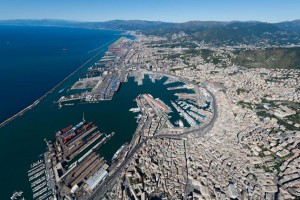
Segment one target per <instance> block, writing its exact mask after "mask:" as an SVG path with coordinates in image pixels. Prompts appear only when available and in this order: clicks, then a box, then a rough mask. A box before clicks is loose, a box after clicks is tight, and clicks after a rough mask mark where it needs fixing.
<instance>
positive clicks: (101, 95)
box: [56, 37, 132, 106]
mask: <svg viewBox="0 0 300 200" xmlns="http://www.w3.org/2000/svg"><path fill="white" fill-rule="evenodd" d="M131 43H132V41H131V40H128V39H127V38H124V37H122V38H120V39H119V40H118V41H116V42H115V43H114V44H112V45H111V46H110V47H109V49H108V51H107V52H106V53H105V55H104V56H103V57H102V59H101V60H99V61H98V62H96V63H95V64H94V65H93V66H91V67H89V68H88V69H87V72H85V73H82V74H81V75H80V78H79V80H78V81H77V82H76V83H75V84H74V85H73V86H72V87H71V90H74V89H80V90H86V89H91V90H90V91H83V92H81V93H76V94H72V95H65V96H62V97H61V98H60V99H59V100H58V101H57V102H56V103H57V104H58V105H59V106H64V105H66V104H69V105H70V102H72V103H75V102H97V101H102V100H111V99H112V97H113V95H114V93H115V92H117V91H118V90H119V88H120V86H121V83H122V82H127V80H128V75H129V74H128V72H127V71H125V70H122V69H121V68H120V67H119V66H120V65H121V63H122V60H123V59H124V58H125V57H126V56H127V54H128V52H129V48H128V47H129V46H130V45H131Z"/></svg>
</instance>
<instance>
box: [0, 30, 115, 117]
mask: <svg viewBox="0 0 300 200" xmlns="http://www.w3.org/2000/svg"><path fill="white" fill-rule="evenodd" d="M119 33H120V32H116V31H110V30H95V29H81V28H65V27H50V26H49V27H31V26H0V77H1V78H0V99H1V100H0V102H1V103H0V122H2V121H4V120H5V119H7V118H9V117H11V116H12V115H14V114H15V113H17V112H18V111H20V110H22V109H23V108H25V107H27V106H28V105H30V104H31V103H33V102H34V101H35V100H36V99H38V98H39V97H41V96H42V95H43V94H45V93H46V92H47V91H49V90H50V89H51V88H52V87H53V86H55V85H56V84H57V83H59V82H60V81H61V80H62V79H63V78H64V77H66V76H67V75H68V74H70V73H71V72H72V71H74V70H75V69H76V68H78V67H79V66H80V65H81V64H83V63H84V62H85V61H86V60H88V59H89V58H91V57H92V56H93V55H95V54H96V53H97V52H98V51H97V50H95V51H93V50H94V49H96V48H99V47H101V46H102V45H105V44H107V43H108V42H113V41H114V40H116V39H117V38H119V37H120V36H119Z"/></svg>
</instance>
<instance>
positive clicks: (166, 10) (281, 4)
mask: <svg viewBox="0 0 300 200" xmlns="http://www.w3.org/2000/svg"><path fill="white" fill-rule="evenodd" d="M299 8H300V1H298V0H289V1H288V2H287V1H285V0H252V1H241V0H226V1H222V0H184V1H183V0H172V1H171V0H152V1H150V0H143V1H141V0H128V1H124V0H114V1H107V0H90V1H88V2H87V1H81V0H73V1H71V0H51V1H50V0H42V1H36V0H4V1H1V2H0V20H7V19H63V20H75V21H89V22H95V21H109V20H115V19H121V20H134V19H140V20H150V21H165V22H186V21H193V20H201V21H232V20H238V21H248V20H255V21H264V22H271V23H274V22H281V21H292V20H296V19H300V16H299Z"/></svg>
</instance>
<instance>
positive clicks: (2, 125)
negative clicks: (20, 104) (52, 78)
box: [0, 39, 118, 128]
mask: <svg viewBox="0 0 300 200" xmlns="http://www.w3.org/2000/svg"><path fill="white" fill-rule="evenodd" d="M114 40H115V41H114ZM117 40H118V39H112V40H110V41H109V42H107V43H105V44H103V45H102V46H100V47H99V48H98V49H101V48H104V47H105V46H106V45H109V44H110V43H111V42H112V41H114V42H116V41H117ZM114 42H112V43H111V44H113V43H114ZM109 46H110V45H109ZM102 52H103V49H101V50H99V52H98V53H96V54H95V55H94V56H93V57H91V58H90V59H88V60H87V61H86V62H84V63H83V64H82V65H81V66H79V67H78V68H77V69H75V71H73V72H72V73H71V74H69V75H68V76H66V77H65V78H64V79H63V80H62V81H60V82H59V83H57V84H56V85H55V86H54V87H53V88H51V89H50V90H49V91H48V92H46V93H45V94H44V95H43V96H41V97H40V98H38V99H37V100H35V101H34V102H33V103H32V104H30V105H29V106H27V107H25V108H24V109H22V110H20V111H19V112H17V113H16V114H14V115H13V116H11V117H9V118H7V119H6V120H4V121H3V122H1V123H0V128H3V127H4V126H6V125H7V124H9V123H10V122H12V121H14V120H15V119H17V118H18V117H20V116H22V115H23V114H25V113H26V112H27V111H29V110H31V109H32V108H34V107H35V106H36V105H37V104H39V103H40V102H41V101H43V100H44V99H45V98H46V97H47V96H48V95H49V94H51V93H52V92H53V91H54V90H55V89H56V88H58V87H59V86H61V84H63V83H64V82H65V81H66V80H67V79H69V78H70V77H71V76H73V75H74V74H75V73H76V72H78V71H79V70H81V69H82V68H83V67H85V66H86V65H87V64H88V63H89V62H91V61H92V60H93V59H94V58H96V57H97V56H98V55H99V54H100V53H102Z"/></svg>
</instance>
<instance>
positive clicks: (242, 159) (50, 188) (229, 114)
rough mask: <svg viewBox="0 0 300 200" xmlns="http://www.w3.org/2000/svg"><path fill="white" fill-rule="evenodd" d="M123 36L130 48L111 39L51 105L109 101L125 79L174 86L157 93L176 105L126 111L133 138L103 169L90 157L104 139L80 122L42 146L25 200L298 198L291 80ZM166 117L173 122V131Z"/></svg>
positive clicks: (289, 74) (298, 125)
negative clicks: (133, 122) (170, 94)
mask: <svg viewBox="0 0 300 200" xmlns="http://www.w3.org/2000/svg"><path fill="white" fill-rule="evenodd" d="M131 34H132V35H134V37H135V39H134V40H130V39H127V38H125V37H121V38H120V39H119V40H117V41H116V42H115V43H113V44H112V45H111V46H110V47H109V50H108V51H107V52H106V53H105V55H104V56H103V57H102V59H101V60H99V61H98V62H96V63H95V64H94V65H93V66H91V67H89V68H88V69H87V72H86V73H83V74H81V77H80V78H79V80H78V81H77V82H76V83H74V85H72V86H71V88H70V91H71V90H78V89H79V90H86V91H83V92H81V93H73V94H71V95H69V96H64V95H63V96H61V97H60V98H59V99H58V100H57V102H55V105H57V106H58V108H61V107H63V106H75V104H81V103H96V102H99V101H107V100H111V99H112V98H113V96H114V93H116V92H118V90H119V87H120V85H121V84H123V83H126V82H127V81H128V77H134V80H135V81H136V82H137V84H138V85H142V84H143V79H144V77H145V76H148V77H149V78H150V79H151V81H152V82H155V81H156V80H160V79H161V78H162V77H166V81H165V83H164V84H165V85H168V84H172V83H181V84H180V85H175V86H174V85H172V86H168V88H167V89H168V90H174V91H177V90H178V91H179V90H180V92H177V93H175V96H177V100H174V101H171V102H170V103H165V102H163V101H162V100H160V99H159V98H157V97H154V96H152V95H151V94H140V95H139V96H137V97H136V99H135V102H136V106H137V107H136V108H132V109H130V111H131V112H136V113H139V115H138V117H137V128H136V131H135V132H134V133H132V139H131V141H129V142H128V143H125V144H123V145H122V146H121V147H120V149H119V150H118V151H117V152H116V153H115V155H114V157H113V158H112V161H107V160H105V159H104V158H103V157H101V155H100V154H99V152H98V149H99V147H100V146H102V145H104V144H105V143H106V141H108V140H109V139H110V138H111V137H114V133H113V132H112V133H111V134H109V135H107V134H105V136H104V134H103V133H101V132H100V131H97V130H98V129H97V126H96V125H95V124H94V123H93V122H87V121H85V119H84V116H83V119H82V121H81V122H79V123H78V124H77V125H75V126H73V125H70V126H68V127H66V128H64V129H61V130H60V131H58V132H57V133H56V135H55V137H56V140H55V141H54V142H51V141H47V146H48V148H47V149H48V151H47V152H46V153H45V154H44V157H45V162H40V161H38V163H37V164H36V165H37V166H33V167H32V169H31V170H30V171H29V173H30V174H29V175H28V176H29V180H30V181H33V182H32V185H33V192H34V194H33V197H34V198H35V199H36V198H37V199H56V198H57V199H99V198H100V199H137V200H143V199H155V198H158V199H195V200H196V199H296V197H297V196H299V194H300V190H299V185H300V173H299V161H300V149H299V147H300V121H299V108H300V100H299V99H300V90H299V88H297V87H299V85H300V80H299V75H300V71H299V70H296V69H291V70H284V69H266V68H245V67H242V66H237V65H235V64H234V63H233V62H232V60H231V59H232V57H234V55H233V54H232V53H231V51H232V48H228V49H227V48H224V47H222V48H215V47H209V46H208V45H203V44H198V47H197V48H193V49H191V48H187V47H184V48H182V47H180V45H179V47H175V48H171V47H166V46H168V45H167V44H169V42H170V41H168V40H166V39H165V38H161V37H154V36H145V35H141V34H136V33H134V32H131ZM177 37H179V36H177ZM177 37H175V38H177ZM157 44H159V45H157ZM161 46H162V47H161ZM238 48H239V49H240V48H241V47H238ZM202 51H209V52H210V55H209V56H207V55H206V57H203V56H202V53H201V52H202ZM216 58H217V59H218V62H217V63H216V62H215V61H214V60H215V59H216ZM182 90H186V92H182ZM170 113H177V114H178V115H179V116H180V118H179V119H178V120H177V121H176V122H175V123H174V122H172V121H170ZM100 130H101V127H100ZM43 170H44V171H45V173H46V174H47V176H46V177H44V176H43V177H40V175H42V174H43V173H42V171H43ZM35 172H36V174H38V175H36V174H35ZM45 181H46V182H47V184H45Z"/></svg>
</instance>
